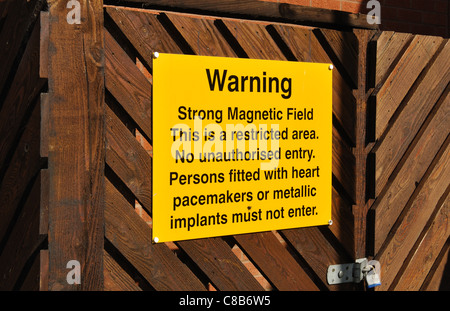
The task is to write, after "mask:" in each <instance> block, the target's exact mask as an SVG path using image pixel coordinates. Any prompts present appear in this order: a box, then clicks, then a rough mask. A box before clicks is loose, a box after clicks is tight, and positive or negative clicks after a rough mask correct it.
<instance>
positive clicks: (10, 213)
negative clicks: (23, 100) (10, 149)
mask: <svg viewBox="0 0 450 311" xmlns="http://www.w3.org/2000/svg"><path fill="white" fill-rule="evenodd" d="M39 128H40V105H39V101H38V102H37V103H34V109H33V113H32V115H31V117H30V121H29V122H28V124H27V125H26V129H25V130H24V132H23V134H22V136H21V137H20V140H19V142H18V143H17V146H16V149H15V151H14V153H13V155H12V160H11V161H10V162H9V164H8V169H7V170H6V172H5V175H4V177H3V179H2V181H1V185H0V202H1V208H0V241H3V240H4V239H6V235H7V232H8V227H9V225H10V223H11V221H12V220H13V218H14V215H15V213H16V211H17V210H18V208H20V202H21V201H22V200H23V197H25V198H26V191H27V187H28V185H29V184H30V182H32V180H33V179H34V178H35V177H36V175H37V174H38V173H39V169H40V167H41V161H40V157H39V142H40V139H39Z"/></svg>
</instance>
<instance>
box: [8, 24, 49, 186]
mask: <svg viewBox="0 0 450 311" xmlns="http://www.w3.org/2000/svg"><path fill="white" fill-rule="evenodd" d="M3 60H5V61H6V58H5V59H2V64H3ZM44 83H45V80H44V79H41V78H39V23H36V25H35V27H34V30H33V32H32V34H31V37H30V40H29V41H28V45H27V47H26V50H25V52H24V54H23V57H22V59H21V61H20V64H19V66H18V68H17V71H16V75H15V76H14V79H13V81H12V84H11V86H10V88H9V92H8V94H7V95H6V98H5V101H4V102H3V103H1V104H0V109H1V110H0V137H1V138H2V139H1V140H0V163H1V165H0V174H1V171H2V168H3V165H5V164H6V163H5V159H6V158H7V156H8V153H9V152H10V149H11V148H12V147H13V146H14V143H15V140H16V139H17V135H18V134H19V132H20V130H21V126H23V122H24V121H26V120H25V119H24V118H25V116H26V114H27V112H29V109H32V108H31V106H32V104H33V103H34V101H35V100H36V97H37V96H38V94H39V92H40V91H41V89H42V87H43V86H44ZM0 178H1V176H0Z"/></svg>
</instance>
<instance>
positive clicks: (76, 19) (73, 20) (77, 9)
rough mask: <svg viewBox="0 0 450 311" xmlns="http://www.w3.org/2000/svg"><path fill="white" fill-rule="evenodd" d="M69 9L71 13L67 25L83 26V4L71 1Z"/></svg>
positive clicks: (68, 15) (75, 0)
mask: <svg viewBox="0 0 450 311" xmlns="http://www.w3.org/2000/svg"><path fill="white" fill-rule="evenodd" d="M66 7H67V8H68V9H71V10H70V11H69V13H67V17H66V20H67V23H68V24H69V25H73V24H81V4H80V1H77V0H70V1H69V2H67V6H66Z"/></svg>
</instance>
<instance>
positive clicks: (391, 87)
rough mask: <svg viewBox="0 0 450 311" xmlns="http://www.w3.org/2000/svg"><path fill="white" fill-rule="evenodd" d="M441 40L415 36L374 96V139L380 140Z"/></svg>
mask: <svg viewBox="0 0 450 311" xmlns="http://www.w3.org/2000/svg"><path fill="white" fill-rule="evenodd" d="M441 42H442V38H438V37H428V36H419V35H417V36H415V37H414V39H413V40H412V42H411V44H410V45H409V47H408V48H407V49H406V51H405V52H404V53H403V55H402V57H401V59H400V60H399V62H398V63H397V65H396V66H395V68H393V70H392V71H391V72H390V74H389V76H388V77H387V79H386V81H385V82H384V84H383V86H381V88H380V90H379V91H378V93H377V94H376V138H380V136H381V135H382V133H383V132H384V130H385V129H386V127H387V125H388V122H389V120H390V119H391V117H392V115H393V114H394V112H395V110H396V109H397V107H398V106H399V105H400V103H401V102H402V100H403V98H404V97H405V96H406V94H407V92H408V91H409V89H410V88H411V87H412V85H413V83H414V81H415V80H416V79H417V77H418V76H419V74H420V73H421V72H422V70H423V68H424V67H425V66H426V64H427V63H428V62H429V61H430V59H431V58H432V56H433V55H434V53H435V52H436V50H437V49H438V48H439V45H440V44H441Z"/></svg>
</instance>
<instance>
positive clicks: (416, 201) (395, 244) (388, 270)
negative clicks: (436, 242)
mask: <svg viewBox="0 0 450 311" xmlns="http://www.w3.org/2000/svg"><path fill="white" fill-rule="evenodd" d="M449 141H450V138H447V142H446V143H445V144H444V146H443V147H442V150H441V151H440V153H439V155H438V156H437V157H436V159H435V161H434V162H435V163H434V164H433V165H432V166H431V167H430V170H431V172H430V173H429V175H428V177H427V178H425V179H423V180H422V181H421V182H420V184H419V186H418V187H417V189H416V191H415V194H414V195H413V196H412V197H411V199H410V201H409V202H408V206H407V207H406V209H405V211H404V212H403V213H402V215H401V217H400V219H399V220H398V223H397V225H396V227H395V228H394V229H393V231H392V233H391V238H390V239H388V240H387V241H386V245H385V247H383V249H382V250H381V251H380V252H379V253H378V255H377V256H376V257H375V259H377V260H378V261H379V262H380V264H381V274H382V276H383V277H382V279H381V281H382V285H381V286H379V287H377V289H379V290H387V289H388V288H389V286H390V285H391V283H392V282H393V280H394V278H395V276H396V275H397V273H398V272H399V270H400V269H401V266H402V264H403V261H404V260H405V259H406V257H407V255H408V253H409V251H410V249H411V248H412V247H413V245H414V244H415V243H416V241H417V239H418V238H419V235H420V233H421V232H422V230H423V228H424V227H425V225H426V223H427V222H428V220H429V218H430V216H431V215H432V213H433V211H434V209H435V208H436V205H437V203H438V201H439V199H440V198H441V197H442V195H443V194H444V193H445V191H446V190H447V188H448V185H449V182H450V180H449V176H450V152H449V150H448V142H449Z"/></svg>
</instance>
